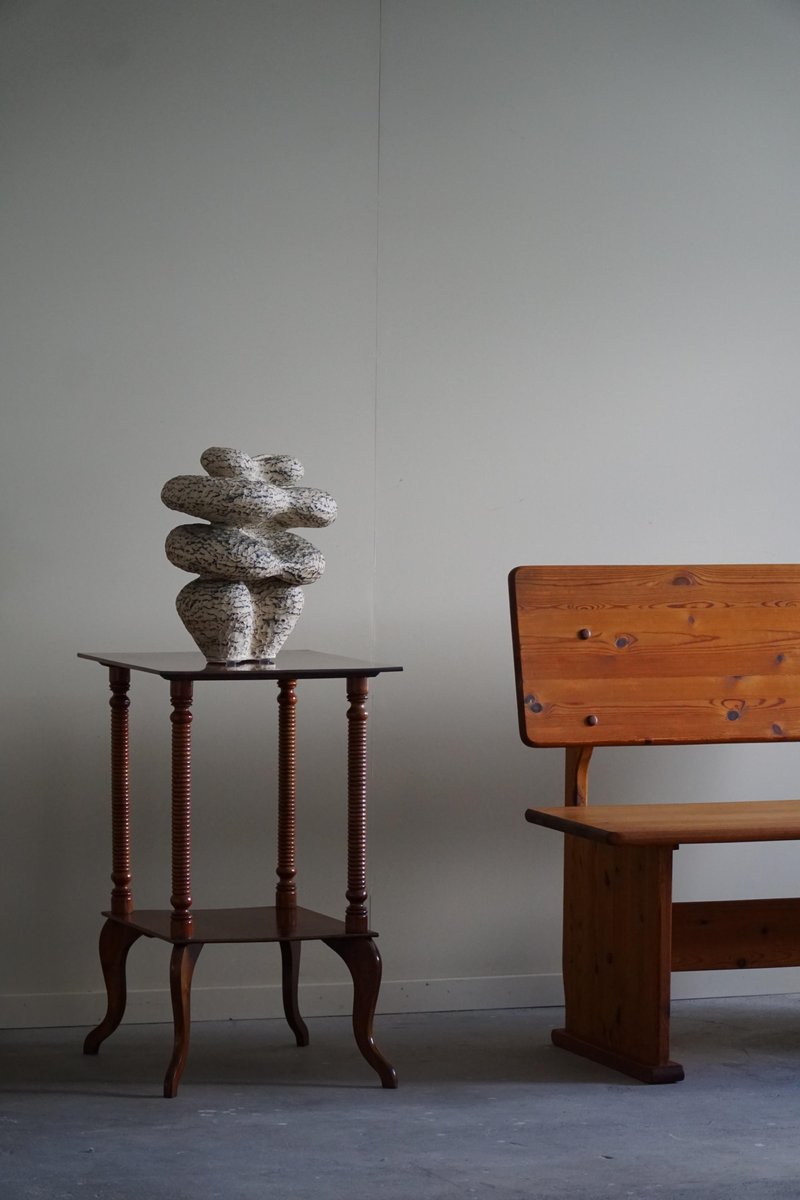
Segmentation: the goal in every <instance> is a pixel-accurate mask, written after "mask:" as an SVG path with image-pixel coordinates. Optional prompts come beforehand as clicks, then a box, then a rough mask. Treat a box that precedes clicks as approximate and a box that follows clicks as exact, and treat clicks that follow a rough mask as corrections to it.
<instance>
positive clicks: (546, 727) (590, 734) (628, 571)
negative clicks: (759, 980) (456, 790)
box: [510, 564, 800, 1083]
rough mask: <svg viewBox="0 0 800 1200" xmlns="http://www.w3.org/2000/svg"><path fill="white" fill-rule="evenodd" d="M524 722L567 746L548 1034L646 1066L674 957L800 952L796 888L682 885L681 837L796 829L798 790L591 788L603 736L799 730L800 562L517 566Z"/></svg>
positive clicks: (779, 956)
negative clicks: (680, 894)
mask: <svg viewBox="0 0 800 1200" xmlns="http://www.w3.org/2000/svg"><path fill="white" fill-rule="evenodd" d="M510 592H511V612H512V631H513V639H514V656H515V668H516V679H517V701H518V713H519V721H520V731H521V734H522V737H523V740H524V741H525V742H526V743H527V744H529V745H532V746H563V747H565V749H566V778H565V799H566V801H567V804H566V807H558V808H538V807H537V808H532V809H529V810H528V812H527V813H526V817H527V820H528V821H530V822H531V823H532V824H534V825H540V826H544V827H545V828H549V829H553V830H557V831H559V832H561V833H563V834H565V835H566V836H565V844H564V930H563V975H564V994H565V1007H566V1020H565V1026H564V1028H563V1029H557V1030H554V1031H553V1035H552V1036H553V1041H554V1042H555V1043H556V1044H557V1045H559V1046H563V1047H565V1048H566V1049H569V1050H572V1051H574V1052H576V1053H579V1054H582V1055H584V1056H585V1057H588V1058H591V1059H594V1060H596V1061H598V1062H602V1063H604V1064H606V1065H608V1066H612V1067H614V1068H616V1069H617V1070H620V1071H624V1072H625V1073H626V1074H628V1075H631V1076H633V1077H635V1078H637V1079H641V1080H644V1081H646V1082H649V1083H672V1082H676V1081H677V1080H679V1079H682V1078H683V1074H684V1073H683V1067H682V1066H681V1065H680V1064H679V1063H676V1062H673V1061H672V1060H671V1059H670V1057H669V1006H670V975H671V972H672V971H693V970H717V969H725V968H741V967H753V966H758V967H766V966H800V899H798V898H797V897H789V898H786V899H771V900H763V899H761V900H758V899H755V900H714V901H702V902H692V903H673V901H672V858H673V853H674V851H675V850H676V849H677V848H678V847H679V846H680V845H681V844H684V843H715V842H729V843H730V842H766V841H786V840H800V800H777V801H775V800H754V801H738V802H724V801H722V802H719V803H686V802H678V803H674V804H647V803H639V804H620V805H613V806H608V805H605V806H591V807H589V806H588V794H589V789H588V768H589V762H590V758H591V755H592V753H593V751H594V750H595V748H596V747H598V746H604V745H626V746H627V745H630V746H646V745H652V744H659V745H681V744H694V743H708V742H719V743H725V742H748V741H750V742H764V741H796V740H800V566H796V565H790V566H785V565H781V566H777V565H772V564H769V565H758V566H749V565H741V564H737V565H734V566H699V567H698V566H692V567H676V566H669V567H651V566H647V567H519V568H517V569H516V571H513V572H512V573H511V576H510Z"/></svg>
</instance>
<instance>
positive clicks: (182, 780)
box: [170, 679, 192, 931]
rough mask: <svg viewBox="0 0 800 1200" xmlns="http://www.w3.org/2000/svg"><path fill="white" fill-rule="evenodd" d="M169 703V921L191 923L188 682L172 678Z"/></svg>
mask: <svg viewBox="0 0 800 1200" xmlns="http://www.w3.org/2000/svg"><path fill="white" fill-rule="evenodd" d="M170 701H171V703H172V715H171V717H170V721H171V722H172V895H171V896H170V904H171V905H172V920H173V923H174V925H175V928H176V930H178V931H180V930H182V929H183V928H188V927H190V926H191V923H192V914H191V907H192V683H191V680H188V679H173V680H172V682H171V684H170Z"/></svg>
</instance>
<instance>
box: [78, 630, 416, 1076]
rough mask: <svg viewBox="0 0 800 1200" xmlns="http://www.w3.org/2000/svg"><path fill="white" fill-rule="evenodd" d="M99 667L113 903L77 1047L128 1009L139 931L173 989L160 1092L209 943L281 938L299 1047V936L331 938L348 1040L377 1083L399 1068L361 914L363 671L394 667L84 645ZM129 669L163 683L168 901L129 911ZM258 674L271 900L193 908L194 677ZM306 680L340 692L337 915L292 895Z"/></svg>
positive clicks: (322, 657) (102, 1035) (186, 1029)
mask: <svg viewBox="0 0 800 1200" xmlns="http://www.w3.org/2000/svg"><path fill="white" fill-rule="evenodd" d="M78 657H79V658H87V659H90V660H92V661H93V662H98V663H101V664H102V665H103V666H105V667H107V668H108V672H109V685H110V688H111V700H110V705H111V806H112V872H111V880H112V883H113V885H114V886H113V889H112V892H111V907H110V910H109V911H107V912H104V913H103V916H104V917H105V918H106V921H105V924H104V925H103V928H102V931H101V933H100V963H101V966H102V970H103V977H104V979H105V985H106V992H107V997H108V1006H107V1010H106V1015H105V1017H104V1018H103V1020H102V1021H101V1023H100V1024H99V1025H98V1026H97V1028H96V1029H93V1030H92V1032H91V1033H90V1034H89V1035H88V1037H87V1038H86V1041H85V1043H84V1047H83V1048H84V1053H85V1054H97V1052H98V1050H99V1047H100V1044H101V1043H102V1042H103V1041H105V1039H106V1038H107V1037H108V1036H109V1035H110V1034H111V1033H113V1032H114V1030H115V1029H116V1028H117V1026H118V1025H119V1023H120V1021H121V1020H122V1017H123V1015H124V1012H125V1003H126V981H125V964H126V960H127V956H128V951H129V950H130V948H131V946H132V945H133V944H134V942H135V941H137V940H138V938H140V937H142V936H144V937H155V938H160V939H161V940H162V941H165V942H169V943H170V944H171V946H172V957H171V961H170V993H171V997H172V1011H173V1018H174V1030H175V1043H174V1048H173V1052H172V1057H171V1059H170V1062H169V1066H168V1068H167V1073H166V1076H165V1078H164V1095H165V1096H167V1097H172V1096H175V1095H176V1094H177V1090H178V1084H179V1082H180V1078H181V1075H182V1073H183V1069H184V1067H185V1065H186V1058H187V1054H188V1050H189V1033H190V994H191V986H192V973H193V971H194V966H195V963H196V962H197V959H198V956H199V954H200V951H201V950H202V948H203V946H204V945H205V944H206V943H207V942H278V944H279V945H280V949H281V962H282V981H283V983H282V986H283V1007H284V1012H285V1014H286V1019H287V1021H288V1023H289V1026H290V1028H291V1029H292V1032H293V1033H294V1035H295V1039H296V1041H297V1044H298V1046H305V1045H307V1044H308V1030H307V1028H306V1026H305V1023H304V1022H303V1019H302V1017H301V1016H300V1011H299V1008H298V1003H297V983H298V974H299V966H300V944H301V942H304V941H309V940H317V941H322V942H324V943H325V945H326V946H330V948H331V950H333V951H334V952H335V953H336V954H338V955H339V956H340V958H342V960H343V961H344V963H345V964H346V966H347V968H348V970H349V972H350V975H351V977H352V980H353V1032H354V1034H355V1040H356V1044H357V1045H358V1048H359V1050H360V1051H361V1053H362V1054H363V1056H364V1058H365V1059H366V1060H367V1062H368V1063H369V1064H370V1066H371V1067H372V1068H373V1069H374V1070H375V1071H376V1072H377V1074H378V1076H379V1078H380V1081H381V1084H382V1086H383V1087H386V1088H394V1087H397V1074H396V1072H395V1069H394V1067H393V1066H392V1065H391V1064H390V1063H389V1062H387V1060H386V1059H385V1058H384V1057H383V1055H382V1054H381V1053H380V1051H379V1050H378V1048H377V1046H376V1045H375V1040H374V1038H373V1035H372V1021H373V1016H374V1013H375V1006H376V1004H377V1000H378V991H379V988H380V980H381V959H380V955H379V953H378V948H377V946H376V945H375V941H374V938H375V937H376V934H375V932H374V930H371V929H370V928H369V923H368V916H367V876H366V845H367V836H366V833H367V830H366V815H367V807H366V791H367V788H366V780H367V710H366V700H367V691H368V680H369V679H371V678H374V677H375V676H376V675H379V674H381V673H382V672H383V671H399V670H401V669H402V668H401V667H396V666H379V665H378V664H376V663H369V662H361V661H359V660H357V659H348V658H339V657H337V656H335V655H330V654H319V653H317V652H315V651H310V650H295V651H291V650H290V651H283V652H281V654H280V657H279V659H278V665H276V666H265V665H263V664H257V663H252V664H251V663H248V664H243V665H240V666H224V665H220V664H211V663H207V662H206V660H205V659H204V658H203V656H202V655H201V654H198V653H193V652H188V653H176V654H162V653H141V654H139V653H136V654H128V653H111V654H95V653H84V654H80V655H79V656H78ZM131 671H145V672H148V673H150V674H155V675H160V676H161V678H162V679H167V680H169V684H170V699H171V703H172V714H171V718H170V719H171V724H172V895H171V896H170V905H171V907H170V908H169V909H166V908H165V909H135V908H134V905H133V895H132V891H131V836H130V813H131V797H130V782H129V743H128V709H129V704H130V701H129V699H128V689H129V687H130V675H131ZM215 679H225V680H229V681H230V680H249V681H252V680H262V679H270V680H272V681H273V682H275V683H277V686H278V864H277V875H278V882H277V886H276V889H275V905H274V907H269V908H266V907H264V908H223V909H193V907H192V895H191V795H192V770H191V724H192V712H191V708H192V698H193V687H194V683H195V681H196V680H215ZM304 679H344V680H345V681H346V689H347V700H348V708H347V893H346V895H347V902H348V903H347V909H346V912H345V918H344V920H343V921H341V920H337V919H335V918H333V917H328V916H325V915H323V914H322V913H317V912H312V911H311V910H309V909H306V908H300V907H299V906H298V903H297V885H296V882H295V875H296V836H295V833H296V798H297V787H296V780H297V751H296V705H297V684H298V681H299V680H304Z"/></svg>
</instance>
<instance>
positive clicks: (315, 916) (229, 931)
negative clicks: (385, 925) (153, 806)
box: [103, 908, 377, 945]
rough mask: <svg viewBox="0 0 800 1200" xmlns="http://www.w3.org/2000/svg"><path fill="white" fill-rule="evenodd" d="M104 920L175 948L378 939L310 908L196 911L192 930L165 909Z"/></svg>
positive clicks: (194, 911)
mask: <svg viewBox="0 0 800 1200" xmlns="http://www.w3.org/2000/svg"><path fill="white" fill-rule="evenodd" d="M103 916H104V917H108V918H109V919H110V920H112V921H115V922H117V923H119V924H120V925H125V926H127V927H128V928H130V929H134V930H136V931H137V933H142V934H144V935H145V937H155V938H161V939H162V941H165V942H172V943H173V944H177V945H185V944H190V943H192V942H285V941H298V942H305V941H313V940H319V939H321V938H341V937H358V938H365V937H369V938H372V937H377V934H376V933H375V932H374V931H373V930H371V929H365V930H359V931H357V932H355V931H353V930H349V929H348V928H347V925H346V923H345V922H344V921H340V920H337V919H336V917H328V916H326V915H325V914H324V913H318V912H314V911H313V910H312V909H310V908H294V909H282V908H198V909H193V910H192V924H191V929H176V926H175V925H174V924H173V919H172V912H171V911H170V909H168V908H141V909H137V910H135V911H134V912H132V913H128V914H126V915H119V914H118V913H112V912H104V913H103Z"/></svg>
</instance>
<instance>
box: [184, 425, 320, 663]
mask: <svg viewBox="0 0 800 1200" xmlns="http://www.w3.org/2000/svg"><path fill="white" fill-rule="evenodd" d="M200 462H201V464H202V466H203V467H204V468H205V470H206V472H207V475H176V476H175V478H174V479H170V480H169V482H168V483H165V484H164V487H163V489H162V492H161V499H162V500H163V501H164V503H165V504H166V506H167V508H173V509H175V510H176V511H178V512H185V513H188V514H189V515H190V516H192V517H199V518H200V519H201V520H204V521H209V522H210V524H208V525H178V526H177V528H175V529H173V530H172V532H171V533H170V534H169V535H168V537H167V542H166V551H167V558H168V559H169V561H170V562H171V563H173V564H174V565H175V566H176V567H180V568H181V570H183V571H191V572H192V573H196V574H197V575H199V576H200V578H199V579H194V580H192V582H191V583H188V584H187V585H186V587H185V588H183V590H182V591H181V592H179V593H178V598H177V600H176V607H177V609H178V614H179V616H180V618H181V620H182V621H183V623H184V625H185V626H186V628H187V629H188V631H189V633H190V634H191V635H192V637H193V638H194V640H195V642H196V643H197V645H198V646H199V647H200V650H201V651H202V652H203V654H204V655H205V656H206V658H207V659H208V660H209V662H228V663H236V662H253V661H255V662H274V661H275V656H276V655H277V653H278V651H279V650H280V648H281V646H282V645H283V643H284V642H285V641H286V639H287V637H288V636H289V634H290V633H291V632H292V629H293V628H294V626H295V623H296V621H297V618H298V617H299V616H300V613H301V611H302V608H303V591H302V587H301V586H300V585H301V584H305V583H313V582H314V581H315V580H316V579H319V577H320V575H321V574H322V572H323V571H324V569H325V560H324V558H323V557H322V555H321V554H320V552H319V550H317V549H316V548H315V547H314V546H312V545H311V543H310V542H307V541H306V540H305V538H302V537H299V536H298V535H297V534H296V533H290V532H289V529H290V528H291V527H292V526H298V525H299V526H301V527H306V526H321V525H330V523H331V522H332V521H333V520H334V518H335V517H336V501H335V500H334V499H333V498H332V497H331V496H329V495H328V493H327V492H320V491H318V490H317V489H316V488H308V487H298V486H297V483H298V481H299V480H300V479H302V477H303V468H302V466H301V464H300V463H299V462H298V461H297V459H296V458H288V457H287V456H286V455H284V454H272V455H270V454H259V455H257V456H255V457H254V458H251V457H250V455H248V454H244V453H243V452H242V451H241V450H229V449H227V448H225V447H223V446H212V447H211V448H210V449H209V450H206V451H205V453H204V454H203V455H202V456H201V458H200Z"/></svg>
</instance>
